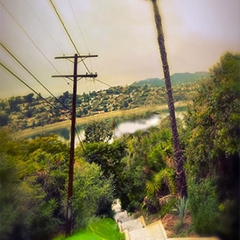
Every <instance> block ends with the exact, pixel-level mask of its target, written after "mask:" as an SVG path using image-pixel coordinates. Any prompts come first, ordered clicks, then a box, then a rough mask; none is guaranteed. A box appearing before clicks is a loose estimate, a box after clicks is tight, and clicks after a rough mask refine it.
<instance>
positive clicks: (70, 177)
mask: <svg viewBox="0 0 240 240" xmlns="http://www.w3.org/2000/svg"><path fill="white" fill-rule="evenodd" d="M89 57H98V55H90V54H89V55H81V56H79V55H77V54H75V55H74V56H63V57H55V59H74V69H73V75H54V76H52V77H64V78H73V96H72V117H71V121H72V122H71V144H70V159H69V171H68V197H67V211H66V237H67V236H70V235H71V230H72V196H73V168H74V147H75V125H76V98H77V81H78V78H79V79H81V78H84V77H85V78H96V77H97V73H95V74H92V73H89V74H81V75H78V74H77V65H78V59H79V58H80V59H81V61H83V60H84V59H85V58H89Z"/></svg>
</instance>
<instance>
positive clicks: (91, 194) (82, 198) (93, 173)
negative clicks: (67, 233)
mask: <svg viewBox="0 0 240 240" xmlns="http://www.w3.org/2000/svg"><path fill="white" fill-rule="evenodd" d="M74 176H75V178H74V198H73V200H72V201H73V212H74V215H75V226H74V228H75V229H79V228H84V227H86V225H87V224H88V222H89V220H90V219H91V217H92V216H94V215H98V214H102V213H103V212H104V210H106V209H107V208H108V209H111V204H112V202H113V191H114V189H113V178H112V176H109V178H105V177H104V176H103V173H102V172H101V169H100V167H99V166H98V165H96V164H94V163H92V164H89V163H84V162H80V163H79V166H78V165H77V166H76V167H75V175H74Z"/></svg>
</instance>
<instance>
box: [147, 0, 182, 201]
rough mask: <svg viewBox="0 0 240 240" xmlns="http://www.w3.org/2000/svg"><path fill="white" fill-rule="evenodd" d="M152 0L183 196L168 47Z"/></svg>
mask: <svg viewBox="0 0 240 240" xmlns="http://www.w3.org/2000/svg"><path fill="white" fill-rule="evenodd" d="M151 1H152V4H153V11H154V18H155V23H156V29H157V35H158V37H157V39H158V45H159V50H160V56H161V60H162V67H163V73H164V78H165V85H166V92H167V100H168V108H169V112H170V121H171V129H172V135H173V147H174V158H175V171H176V184H177V190H178V194H179V195H180V196H181V197H183V196H187V185H186V177H185V172H184V169H183V164H184V159H183V153H182V150H181V148H180V144H179V137H178V130H177V124H176V117H175V107H174V101H173V96H172V86H171V79H170V72H169V66H168V60H167V53H166V48H165V43H164V34H163V27H162V20H161V16H160V13H159V9H158V5H157V0H151Z"/></svg>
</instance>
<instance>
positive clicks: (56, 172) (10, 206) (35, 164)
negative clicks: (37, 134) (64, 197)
mask: <svg viewBox="0 0 240 240" xmlns="http://www.w3.org/2000/svg"><path fill="white" fill-rule="evenodd" d="M0 136H1V142H2V144H1V147H0V193H1V194H0V208H1V209H0V210H1V218H0V223H1V224H0V225H1V227H0V235H1V237H2V239H13V240H14V239H18V240H21V239H24V240H28V239H48V238H49V237H50V236H51V235H52V234H53V233H54V232H55V231H56V230H57V227H58V226H59V224H60V222H61V220H62V219H61V216H60V215H59V213H60V206H59V203H58V201H59V199H60V197H61V194H60V192H61V190H63V189H64V186H65V178H66V173H65V169H66V156H68V151H67V152H65V151H66V150H67V147H66V146H65V145H64V144H63V143H62V142H60V141H58V140H57V138H56V137H53V136H51V137H44V138H42V139H41V138H37V139H35V140H29V141H27V140H24V141H19V142H17V141H14V140H12V139H11V138H10V137H9V134H8V133H7V131H4V130H1V131H0Z"/></svg>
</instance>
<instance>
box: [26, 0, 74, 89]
mask: <svg viewBox="0 0 240 240" xmlns="http://www.w3.org/2000/svg"><path fill="white" fill-rule="evenodd" d="M25 2H26V3H27V5H28V7H29V8H30V9H31V11H32V12H33V14H34V16H35V17H36V18H37V19H38V21H39V23H40V24H41V25H42V27H43V28H44V30H45V31H46V33H47V34H48V36H49V37H50V38H51V39H52V41H53V42H54V43H55V45H56V46H57V48H58V49H59V50H60V52H61V53H62V54H63V51H62V50H61V48H60V47H59V45H58V44H57V43H56V41H55V40H54V39H53V37H52V36H51V34H50V33H49V32H48V31H47V29H46V27H45V26H44V25H43V23H42V22H41V20H40V18H39V17H38V16H37V14H36V13H35V11H34V10H33V8H32V7H31V6H30V4H29V3H28V2H27V0H25ZM63 55H64V54H63ZM66 65H67V63H66ZM67 68H68V70H69V67H68V65H67ZM63 79H64V81H65V82H66V83H67V85H70V83H69V82H67V80H66V79H65V78H63ZM70 87H71V88H72V86H70Z"/></svg>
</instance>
